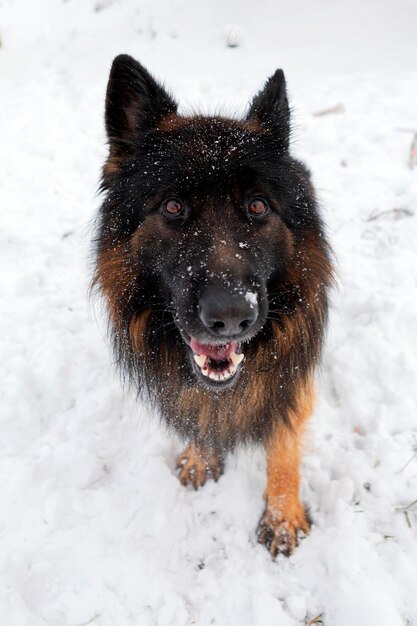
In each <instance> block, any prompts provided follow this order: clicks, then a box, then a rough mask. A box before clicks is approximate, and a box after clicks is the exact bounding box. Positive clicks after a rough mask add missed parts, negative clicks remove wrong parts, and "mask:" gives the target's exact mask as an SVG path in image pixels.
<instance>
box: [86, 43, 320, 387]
mask: <svg viewBox="0 0 417 626" xmlns="http://www.w3.org/2000/svg"><path fill="white" fill-rule="evenodd" d="M106 129H107V134H108V138H109V144H110V155H109V158H108V160H107V162H106V165H105V167H104V173H103V187H104V188H105V190H106V191H107V197H106V200H105V202H104V205H103V207H102V210H101V225H100V232H99V263H98V278H97V280H98V282H99V283H100V285H101V287H102V289H103V291H104V293H105V294H106V296H107V297H108V300H109V302H110V309H111V312H112V317H113V322H114V323H115V324H116V327H117V328H118V329H119V330H118V332H119V333H121V332H122V331H121V330H120V329H121V328H123V329H124V330H123V332H125V333H127V336H128V337H127V340H128V341H129V342H130V344H132V342H133V344H135V343H136V348H138V347H139V346H141V349H142V350H144V346H143V341H142V339H141V338H140V336H139V335H141V334H142V335H143V332H144V328H145V322H144V320H145V319H148V317H149V315H150V314H151V313H152V314H156V315H157V314H158V313H159V314H160V319H159V324H160V328H159V332H160V333H165V334H166V335H169V333H171V334H172V333H173V334H174V335H176V337H177V338H178V335H180V337H181V342H182V344H181V345H182V348H181V349H184V350H186V351H187V353H188V357H189V365H191V367H192V371H193V374H194V375H195V376H196V377H197V379H198V380H199V381H200V382H202V383H204V384H205V385H206V386H208V387H211V388H215V389H221V388H223V387H228V386H230V385H232V384H234V383H235V382H236V380H237V379H238V377H239V374H240V371H241V369H242V367H244V362H245V361H244V360H245V356H246V357H247V358H249V354H250V352H249V351H248V353H246V352H247V350H246V349H247V345H246V344H247V342H249V344H250V343H251V342H253V341H256V338H257V337H260V336H262V335H263V334H265V332H266V327H267V322H268V320H275V321H276V322H277V323H279V322H280V320H281V321H282V316H283V315H288V314H291V313H292V312H293V309H294V307H297V300H299V299H300V298H302V297H303V294H302V293H301V292H300V284H299V283H300V281H302V280H305V279H308V274H309V272H311V267H308V266H307V267H303V264H304V263H306V258H305V255H303V254H302V251H303V250H304V249H305V246H306V241H307V240H308V238H309V233H310V234H311V233H312V232H314V233H317V237H318V238H319V239H320V229H321V224H320V220H319V218H318V215H317V212H316V209H315V201H314V197H313V192H312V188H311V185H310V182H309V177H308V174H307V173H306V170H305V169H304V168H303V167H302V166H301V164H300V163H298V162H297V161H295V160H294V159H292V158H291V157H290V155H289V132H290V130H289V108H288V101H287V95H286V86H285V79H284V75H283V72H282V71H281V70H278V71H277V72H276V73H275V74H274V75H273V76H272V77H271V78H270V79H269V80H268V81H267V83H266V85H265V87H264V89H263V90H262V91H261V92H260V93H259V94H258V95H257V96H256V97H255V98H254V100H253V102H252V104H251V106H250V108H249V112H248V114H247V116H246V117H245V119H244V120H243V121H237V120H231V119H226V118H223V117H218V116H214V117H203V116H200V115H197V116H193V117H185V116H180V115H178V114H177V105H176V103H175V102H174V100H173V99H172V97H171V96H170V95H169V94H168V93H167V92H166V91H165V89H164V88H163V87H162V86H161V85H160V84H158V83H157V82H156V81H155V80H154V79H153V78H152V77H151V76H150V75H149V73H148V72H147V71H146V70H145V69H144V68H143V67H142V66H141V65H140V64H139V63H137V62H136V61H135V60H133V59H132V58H130V57H128V56H126V55H123V56H120V57H117V58H116V59H115V61H114V63H113V66H112V69H111V74H110V79H109V84H108V89H107V98H106ZM318 247H320V245H318ZM323 249H324V248H323ZM303 272H304V276H303ZM295 276H297V277H298V278H295ZM312 280H313V279H312ZM316 282H317V281H316V280H315V279H314V284H315V283H316ZM153 332H156V327H154V330H153ZM171 345H172V346H173V347H172V349H173V350H176V349H178V344H175V342H174V343H172V344H171ZM252 352H253V351H252ZM274 356H275V358H276V355H274V354H271V355H270V358H271V359H273V358H274Z"/></svg>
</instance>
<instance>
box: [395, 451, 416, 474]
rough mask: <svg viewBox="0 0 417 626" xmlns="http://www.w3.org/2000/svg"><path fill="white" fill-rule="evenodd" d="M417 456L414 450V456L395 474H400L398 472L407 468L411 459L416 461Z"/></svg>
mask: <svg viewBox="0 0 417 626" xmlns="http://www.w3.org/2000/svg"><path fill="white" fill-rule="evenodd" d="M416 456H417V452H414V454H413V456H412V457H411V458H410V459H408V461H407V463H406V464H405V465H403V466H402V468H401V469H399V470H398V472H395V475H396V476H398V474H401V473H402V472H403V471H404V470H405V468H406V467H408V466H409V465H410V463H411V461H414V459H415V458H416Z"/></svg>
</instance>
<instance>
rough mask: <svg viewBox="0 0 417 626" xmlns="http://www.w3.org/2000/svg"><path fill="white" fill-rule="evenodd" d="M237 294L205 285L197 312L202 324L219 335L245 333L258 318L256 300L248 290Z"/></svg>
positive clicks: (228, 335) (254, 295)
mask: <svg viewBox="0 0 417 626" xmlns="http://www.w3.org/2000/svg"><path fill="white" fill-rule="evenodd" d="M239 291H240V293H239V295H235V294H234V293H233V292H231V291H228V290H226V289H219V288H217V287H207V289H205V291H204V293H203V294H202V296H201V298H200V301H199V306H198V312H199V315H200V319H201V321H202V322H203V324H204V326H205V327H206V328H207V330H209V331H210V332H211V333H214V334H216V335H219V336H221V337H236V336H238V335H242V334H243V333H245V332H246V331H247V330H248V329H249V328H250V327H251V326H253V324H254V323H255V322H256V320H257V319H258V313H259V309H258V302H257V296H256V294H255V293H252V292H250V291H247V292H244V293H242V290H239Z"/></svg>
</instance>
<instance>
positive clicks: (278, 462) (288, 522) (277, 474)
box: [257, 387, 313, 557]
mask: <svg viewBox="0 0 417 626" xmlns="http://www.w3.org/2000/svg"><path fill="white" fill-rule="evenodd" d="M312 404H313V389H312V387H310V388H309V391H308V392H307V393H306V392H303V394H302V395H300V401H299V408H298V411H297V414H296V415H295V414H294V415H293V416H292V420H291V421H292V426H293V427H292V429H291V428H285V427H281V428H278V429H277V431H276V432H275V435H274V436H273V437H272V438H271V440H270V441H269V442H268V444H267V446H266V452H267V486H266V490H265V493H264V498H265V500H266V507H265V511H264V514H263V516H262V519H261V521H260V523H259V526H258V531H257V534H258V541H259V542H260V543H263V544H264V545H265V546H266V547H267V548H268V550H269V551H270V553H271V555H272V557H276V556H277V555H278V554H284V555H285V556H289V555H290V554H291V552H292V551H293V550H294V548H295V547H296V546H297V545H298V540H299V538H300V537H302V536H303V535H305V534H307V533H308V531H309V529H310V524H309V521H308V517H307V515H306V512H305V510H304V507H303V505H302V504H301V501H300V494H299V490H300V463H301V439H302V432H303V424H304V422H305V420H306V419H307V418H308V417H309V415H310V414H311V411H312Z"/></svg>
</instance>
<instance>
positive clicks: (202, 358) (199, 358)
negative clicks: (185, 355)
mask: <svg viewBox="0 0 417 626" xmlns="http://www.w3.org/2000/svg"><path fill="white" fill-rule="evenodd" d="M206 359H207V357H206V356H205V355H204V354H194V361H195V362H196V363H197V365H198V366H199V367H200V368H202V367H203V366H204V363H205V362H206Z"/></svg>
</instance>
